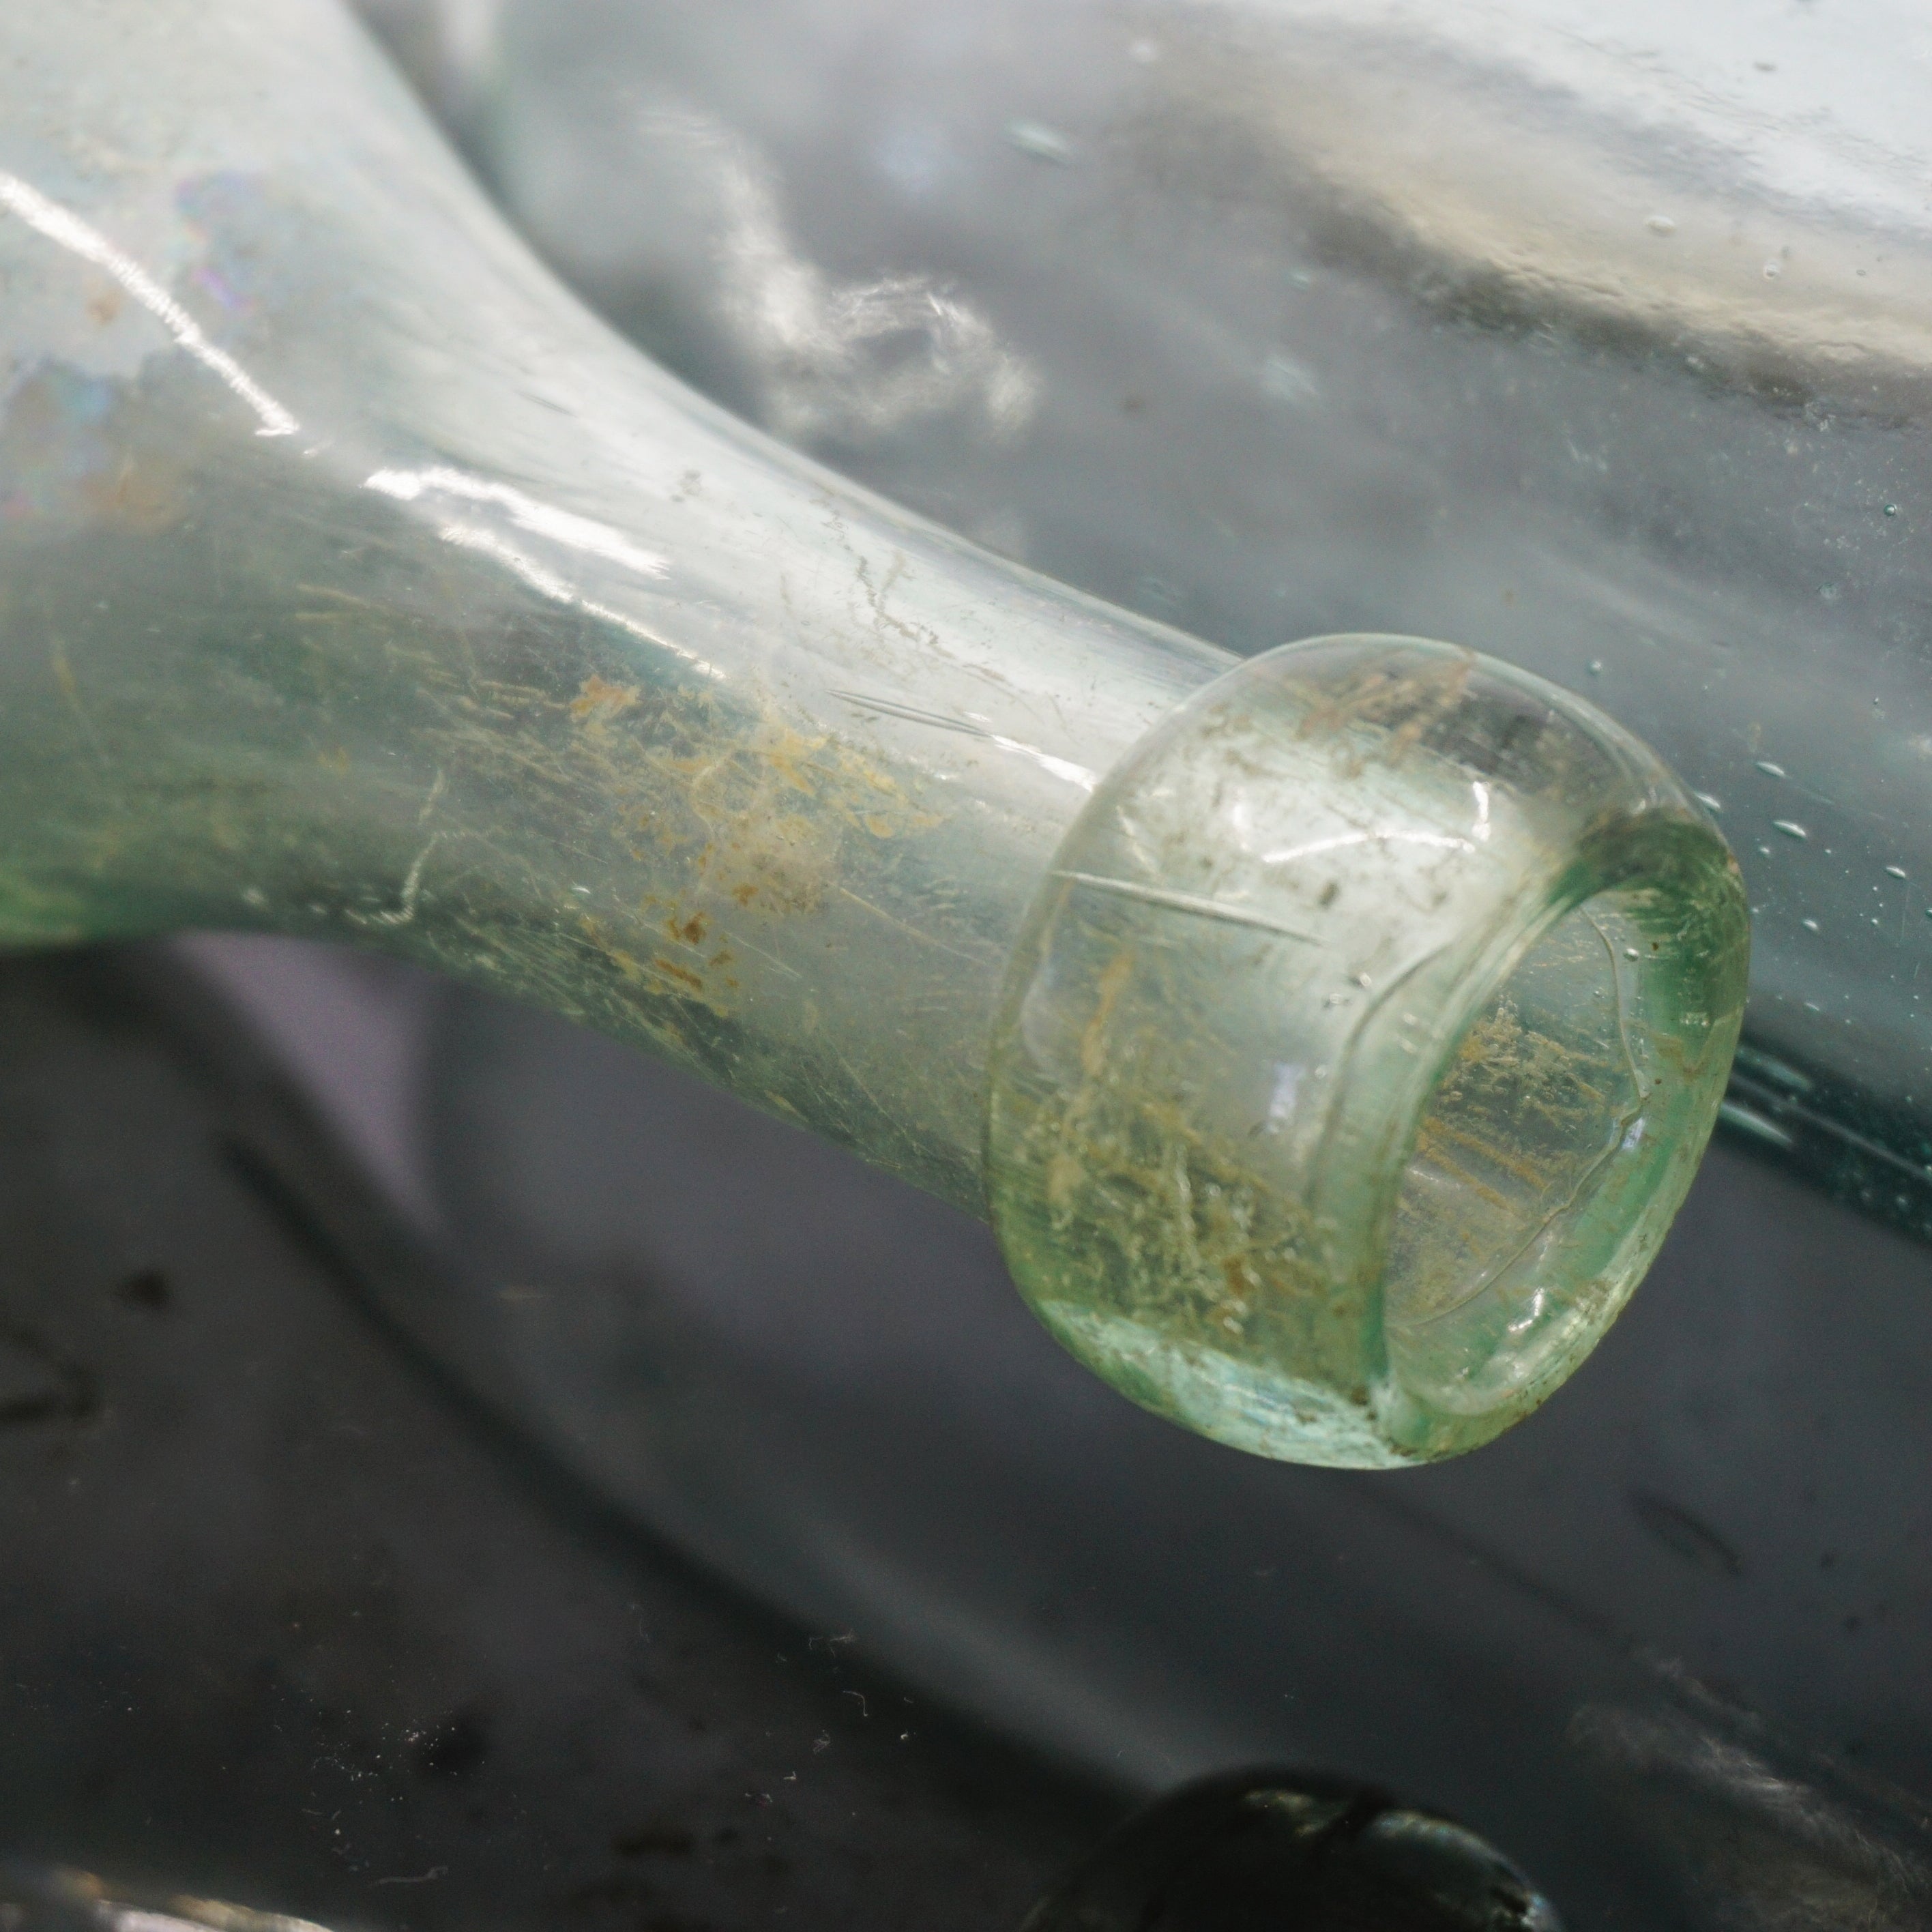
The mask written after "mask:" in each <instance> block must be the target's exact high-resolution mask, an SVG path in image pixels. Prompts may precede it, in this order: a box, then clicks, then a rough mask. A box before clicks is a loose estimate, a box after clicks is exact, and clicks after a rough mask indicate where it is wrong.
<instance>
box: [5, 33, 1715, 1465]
mask: <svg viewBox="0 0 1932 1932" xmlns="http://www.w3.org/2000/svg"><path fill="white" fill-rule="evenodd" d="M87 21H88V23H87V24H85V25H83V23H82V21H81V19H80V17H79V16H77V15H68V14H54V15H47V16H40V15H32V16H23V17H16V18H15V19H13V20H10V22H9V23H8V25H7V28H6V29H5V34H6V43H7V47H8V50H9V52H10V54H11V55H13V58H12V59H11V60H10V63H9V64H8V65H7V67H6V68H5V78H4V80H0V89H5V103H6V107H7V113H5V115H4V116H0V130H4V131H0V264H4V266H5V272H6V274H7V281H8V286H9V288H10V291H11V293H10V302H9V308H8V311H7V321H6V325H5V352H6V356H7V362H6V365H5V371H6V373H5V416H4V421H0V492H4V502H5V509H6V515H5V521H4V524H0V544H4V556H5V566H6V568H5V583H6V586H7V596H6V603H5V618H4V627H5V628H4V631H0V640H4V651H5V657H4V675H5V679H6V683H5V692H6V702H5V710H4V714H3V715H4V729H5V733H6V746H7V757H6V760H5V777H4V778H0V785H4V787H5V791H4V793H0V798H4V811H5V823H7V825H8V826H9V827H10V837H9V840H8V842H7V849H6V850H5V856H4V859H3V860H0V933H4V935H5V937H6V938H7V939H8V940H9V941H12V942H13V943H16V944H34V943H37V944H51V943H57V942H71V941H78V940H81V939H85V938H98V937H107V936H125V935H136V934H144V933H152V932H160V931H164V930H168V929H176V928H180V927H184V926H202V927H208V926H227V927H244V928H255V929H264V930H275V931H279V932H292V933H298V934H312V935H333V936H336V937H346V938H353V939H355V940H356V941H360V942H362V943H364V944H369V945H372V946H376V947H381V948H383V949H384V950H388V951H390V952H392V953H398V954H400V955H401V956H405V957H407V958H410V959H414V960H416V961H419V962H422V963H424V964H426V965H432V966H434V967H437V968H441V969H443V970H445V971H449V972H452V973H454V974H458V975H460V976H463V977H467V978H469V979H472V980H476V981H478V982H480V983H484V984H487V985H490V986H495V987H497V988H499V989H502V990H503V991H505V992H511V993H514V994H516V995H519V996H520V997H523V998H527V999H530V1000H532V1001H538V1002H541V1003H542V1004H546V1005H548V1006H550V1007H553V1008H555V1009H556V1010H559V1011H561V1012H562V1013H565V1014H566V1015H568V1016H571V1017H572V1018H574V1019H580V1020H582V1021H584V1022H587V1023H589V1024H591V1025H595V1026H598V1027H601V1028H604V1029H605V1030H607V1031H610V1032H612V1033H614V1034H618V1035H619V1036H620V1037H624V1038H625V1039H628V1040H631V1041H633V1042H634V1043H637V1044H638V1045H640V1046H644V1047H646V1048H648V1049H650V1050H651V1051H652V1052H656V1053H658V1054H659V1055H661V1056H663V1057H664V1058H667V1059H669V1060H670V1061H673V1063H675V1064H679V1065H682V1066H683V1067H687V1068H688V1069H691V1070H694V1071H696V1072H698V1073H701V1074H703V1075H704V1076H706V1077H707V1078H709V1079H712V1080H714V1081H716V1082H718V1083H720V1084H721V1085H724V1086H725V1087H727V1088H729V1089H730V1091H733V1092H734V1093H736V1094H739V1095H740V1096H741V1097H744V1098H745V1099H748V1100H751V1101H753V1102H754V1103H756V1104H758V1105H760V1106H764V1107H766V1108H767V1109H771V1110H772V1111H774V1112H777V1113H778V1114H780V1115H782V1116H784V1117H785V1118H790V1119H792V1120H794V1121H798V1122H799V1123H801V1124H804V1125H806V1126H808V1127H811V1129H813V1130H814V1131H816V1132H818V1133H821V1134H823V1135H825V1136H827V1137H828V1138H829V1139H832V1140H835V1141H836V1142H839V1143H840V1144H841V1145H845V1146H847V1147H849V1148H853V1149H855V1150H856V1151H858V1152H859V1153H860V1154H863V1155H865V1156H866V1157H868V1158H869V1159H871V1160H874V1161H875V1162H877V1163H880V1165H881V1166H885V1167H886V1168H888V1169H891V1170H892V1171H894V1172H897V1173H898V1174H901V1175H904V1176H905V1177H907V1178H910V1179H911V1180H913V1181H916V1182H918V1183H919V1184H922V1185H923V1186H925V1187H929V1188H930V1189H932V1190H934V1191H935V1192H936V1193H940V1194H941V1195H942V1196H946V1197H947V1198H949V1199H952V1200H953V1201H955V1202H959V1203H960V1204H962V1205H966V1206H968V1207H971V1208H974V1209H975V1210H976V1211H982V1212H986V1213H988V1214H989V1215H990V1217H991V1218H992V1220H993V1222H994V1223H995V1227H996V1229H998V1232H999V1235H1000V1237H1001V1242H1002V1245H1003V1248H1004V1252H1005V1253H1006V1255H1007V1258H1008V1260H1009V1263H1010V1266H1011V1267H1012V1268H1013V1273H1014V1274H1015V1277H1016V1280H1017V1281H1018V1283H1019V1286H1020V1287H1021V1289H1022V1292H1023V1293H1025V1295H1027V1296H1028V1299H1029V1300H1030V1301H1031V1303H1032V1304H1033V1306H1034V1308H1035V1309H1036V1310H1037V1312H1038V1313H1040V1316H1041V1317H1042V1319H1043V1320H1044V1321H1045V1322H1046V1324H1047V1325H1048V1326H1049V1328H1051V1329H1052V1331H1054V1332H1055V1334H1057V1335H1058V1336H1059V1337H1060V1338H1061V1340H1063V1341H1064V1342H1066V1343H1067V1344H1068V1346H1070V1347H1071V1348H1072V1349H1073V1350H1074V1352H1076V1354H1078V1355H1081V1356H1082V1358H1083V1359H1085V1360H1086V1361H1088V1362H1089V1363H1090V1364H1091V1365H1092V1366H1093V1367H1095V1368H1096V1369H1097V1370H1098V1371H1099V1372H1100V1373H1101V1374H1103V1376H1106V1377H1107V1378H1108V1379H1109V1380H1111V1381H1112V1382H1114V1383H1115V1385H1117V1386H1118V1387H1120V1388H1123V1389H1124V1390H1125V1391H1126V1392H1127V1393H1128V1394H1130V1395H1132V1396H1133V1397H1135V1398H1136V1400H1139V1401H1141V1402H1142V1403H1145V1404H1146V1405H1147V1406H1149V1407H1151V1408H1154V1409H1157V1410H1158V1411H1160V1412H1162V1413H1164V1414H1166V1415H1171V1416H1172V1417H1174V1418H1175V1419H1177V1420H1178V1421H1182V1422H1184V1423H1185V1424H1188V1425H1189V1426H1190V1427H1195V1428H1197V1429H1199V1430H1202V1431H1203V1432H1204V1433H1208V1434H1211V1435H1214V1436H1217V1437H1219V1438H1220V1439H1223V1440H1224V1441H1228V1442H1233V1443H1235V1444H1238V1445H1240V1446H1241V1447H1243V1448H1249V1449H1253V1450H1256V1451H1261V1452H1262V1453H1265V1454H1271V1455H1277V1456H1283V1457H1292V1458H1295V1459H1298V1460H1308V1461H1316V1462H1327V1463H1337V1464H1343V1465H1349V1466H1386V1465H1389V1464H1393V1463H1400V1462H1403V1461H1406V1460H1417V1459H1426V1458H1429V1457H1438V1456H1442V1455H1445V1454H1452V1453H1454V1452H1456V1451H1460V1450H1462V1449H1465V1448H1470V1447H1472V1446H1474V1445H1476V1444H1478V1443H1479V1442H1483V1441H1484V1440H1486V1439H1488V1438H1489V1437H1490V1436H1493V1435H1494V1434H1495V1433H1497V1432H1498V1431H1499V1430H1501V1429H1502V1428H1503V1427H1507V1426H1508V1424H1509V1423H1510V1422H1511V1421H1514V1419H1516V1418H1517V1417H1518V1416H1520V1415H1522V1414H1523V1413H1526V1412H1527V1411H1528V1410H1529V1409H1531V1408H1532V1407H1534V1406H1535V1404H1536V1403H1538V1402H1539V1401H1540V1400H1542V1399H1543V1397H1544V1396H1545V1395H1547V1394H1548V1393H1549V1392H1550V1390H1551V1389H1553V1388H1554V1387H1556V1385H1558V1384H1559V1382H1561V1381H1562V1379H1564V1377H1565V1376H1567V1375H1568V1373H1570V1371H1571V1370H1572V1369H1573V1368H1574V1367H1575V1366H1576V1364H1577V1362H1578V1361H1580V1360H1581V1359H1582V1358H1583V1355H1585V1354H1586V1353H1587V1352H1588V1350H1589V1348H1590V1347H1591V1346H1592V1345H1593V1344H1594V1343H1595V1340H1597V1339H1598V1337H1600V1336H1601V1334H1602V1333H1603V1331H1604V1329H1605V1328H1607V1325H1608V1324H1609V1323H1610V1321H1611V1320H1612V1319H1614V1316H1615V1315H1616V1312H1617V1310H1618V1309H1619V1307H1621V1306H1622V1303H1623V1301H1624V1300H1625V1298H1626V1297H1627V1295H1628V1293H1629V1292H1631V1289H1632V1288H1634V1286H1635V1284H1636V1283H1637V1280H1639V1278H1640V1276H1641V1274H1642V1273H1643V1269H1644V1268H1645V1267H1646V1265H1648V1262H1649V1259H1651V1257H1652V1256H1653V1255H1654V1253H1655V1250H1656V1248H1657V1246H1658V1243H1659V1242H1660V1241H1661V1238H1662V1235H1663V1233H1664V1229H1665V1228H1666V1227H1667V1225H1668V1223H1669V1220H1670V1217H1671V1215H1672V1214H1673V1212H1674V1211H1675V1210H1676V1206H1677V1205H1678V1204H1679V1202H1680V1201H1681V1200H1682V1196H1683V1193H1684V1191H1685V1189H1686V1187H1688V1184H1689V1181H1690V1178H1691V1175H1692V1173H1693V1172H1694V1169H1695V1166H1696V1164H1697V1159H1698V1157H1699V1156H1700V1153H1701V1151H1702V1149H1703V1145H1704V1143H1705V1141H1706V1138H1707V1136H1708V1134H1709V1130H1710V1127H1711V1124H1712V1120H1713V1118H1714V1116H1715V1111H1716V1109H1717V1106H1718V1101H1719V1098H1720V1097H1721V1092H1722V1089H1723V1084H1724V1076H1725V1073H1726V1071H1727V1068H1728V1065H1729V1062H1730V1054H1731V1051H1732V1048H1733V1044H1734V1042H1735V1039H1736V1031H1737V1026H1738V1023H1739V1014H1740V1011H1741V1009H1742V1000H1743V995H1744V979H1745V963H1746V953H1747V937H1746V922H1745V907H1744V903H1743V898H1742V888H1741V886H1740V883H1739V878H1738V874H1737V872H1736V867H1735V865H1733V862H1732V860H1731V859H1730V854H1729V853H1728V851H1727V849H1726V847H1725V846H1724V842H1723V841H1722V840H1721V838H1720V837H1719V836H1718V834H1717V832H1715V829H1714V828H1713V826H1712V824H1711V823H1710V821H1709V819H1708V818H1707V817H1706V815H1705V814H1704V813H1703V810H1702V809H1701V808H1700V806H1699V805H1698V804H1697V802H1695V800H1694V799H1693V798H1692V797H1691V795H1690V794H1689V793H1688V792H1687V791H1686V790H1685V789H1684V787H1682V785H1681V784H1679V782H1678V781H1676V779H1675V778H1673V776H1672V775H1671V774H1670V772H1668V771H1667V769H1665V768H1664V766H1662V765H1661V763H1660V762H1659V761H1658V760H1657V759H1656V758H1655V756H1654V755H1653V754H1651V753H1650V752H1649V751H1647V750H1646V748H1644V747H1643V745H1640V743H1639V742H1637V741H1636V740H1635V739H1633V738H1632V737H1631V736H1629V734H1628V733H1626V732H1625V731H1624V730H1622V728H1621V727H1619V726H1617V725H1616V724H1613V722H1611V721H1610V720H1609V719H1607V718H1604V716H1603V715H1601V713H1599V712H1596V711H1595V710H1594V709H1592V707H1591V706H1589V705H1587V704H1586V703H1582V702H1581V701H1580V700H1577V699H1576V698H1575V697H1572V696H1570V695H1568V694H1565V693H1564V692H1562V691H1559V690H1558V689H1556V688H1555V687H1553V686H1551V685H1547V684H1544V683H1543V682H1541V680H1539V679H1535V678H1534V677H1532V676H1528V675H1527V674H1526V673H1522V672H1520V671H1517V670H1512V669H1511V668H1510V667H1507V666H1505V665H1504V664H1500V663H1499V662H1497V661H1494V660H1493V659H1490V658H1484V657H1482V656H1481V655H1478V654H1477V653H1476V652H1474V651H1472V650H1469V649H1461V648H1454V647H1451V646H1447V645H1442V644H1436V643H1427V642H1424V641H1420V640H1414V639H1407V638H1400V637H1379V636H1367V637H1339V638H1329V639H1325V640H1319V641H1317V642H1316V643H1312V644H1308V645H1304V646H1298V647H1295V648H1293V649H1283V650H1281V651H1278V652H1274V653H1271V654H1269V655H1266V656H1264V657H1262V658H1258V659H1256V660H1254V661H1251V662H1250V663H1248V664H1237V663H1236V662H1235V660H1233V659H1232V658H1230V657H1229V655H1227V654H1226V653H1225V652H1221V651H1219V650H1217V649H1214V648H1212V647H1211V646H1205V645H1202V644H1200V643H1196V642H1195V641H1193V640H1190V639H1188V638H1187V637H1183V636H1181V634H1178V633H1177V632H1175V631H1170V630H1168V629H1166V628H1163V627H1162V626H1160V625H1158V624H1156V623H1154V622H1149V621H1148V620H1145V619H1140V618H1136V617H1134V616H1130V615H1129V614H1127V613H1123V612H1121V611H1118V610H1110V609H1109V608H1106V607H1103V606H1102V605H1100V604H1095V603H1094V602H1093V601H1091V600H1089V599H1087V598H1084V597H1082V596H1081V595H1078V594H1077V593H1075V592H1072V591H1070V590H1067V589H1063V588H1061V586H1057V585H1055V584H1052V583H1049V582H1047V581H1046V580H1042V579H1040V578H1037V577H1033V576H1031V575H1030V574H1028V573H1027V572H1025V571H1022V570H1019V569H1016V568H1013V567H1011V566H1010V565H1005V564H1003V563H1001V562H999V561H998V559H995V558H992V557H991V556H987V555H986V554H985V553H982V552H980V551H978V550H974V548H973V547H971V546H970V545H968V544H965V542H963V541H959V540H958V539H956V538H952V537H950V536H949V535H947V534H945V533H944V532H941V531H939V530H937V529H934V528H932V526H929V525H926V524H925V523H922V522H920V521H919V520H917V519H916V518H915V517H911V516H910V515H908V514H904V513H903V512H901V511H897V510H895V509H894V508H892V507H891V506H889V505H886V504H885V503H883V502H880V501H879V500H877V499H874V498H872V497H871V496H868V495H867V494H866V493H865V492H863V491H862V490H858V489H856V488H854V487H852V486H850V485H849V484H844V483H842V482H841V481H838V479H836V478H834V477H833V476H832V475H829V473H827V472H823V471H822V470H820V469H816V468H815V467H814V466H812V465H811V464H810V463H808V462H805V461H802V460H799V459H798V458H794V457H792V456H790V455H787V454H785V453H784V452H781V451H780V450H779V449H777V448H775V446H772V444H771V443H769V442H768V441H766V440H765V439H764V438H763V437H760V436H759V435H757V434H755V433H754V432H752V431H748V430H747V429H745V428H743V427H742V426H741V425H738V424H737V423H736V422H733V420H731V419H730V418H728V417H727V416H724V415H723V414H722V413H720V412H718V411H717V410H715V409H714V408H712V407H710V406H709V405H707V404H704V403H703V402H702V401H700V400H699V399H698V398H696V397H694V395H691V393H690V392H688V391H686V390H685V389H682V388H681V387H680V386H679V385H678V384H676V383H675V382H673V381H672V380H670V379H669V378H667V377H665V376H664V375H663V374H661V372H659V371H656V370H655V369H654V368H652V367H651V366H650V365H648V364H646V362H643V360H642V359H640V358H639V357H638V356H636V355H635V354H634V353H633V352H631V351H630V350H628V349H627V348H625V347H624V346H623V345H622V344H620V343H619V342H618V341H616V340H615V339H614V338H612V337H611V336H610V335H609V334H608V333H607V332H606V331H605V330H604V329H603V327H602V326H601V325H600V324H598V323H595V321H594V320H592V318H590V317H589V316H588V315H586V314H584V313H583V311H580V309H579V308H577V306H576V305H575V304H574V302H572V301H571V299H569V298H568V296H565V294H564V293H562V291H561V290H559V288H557V287H556V285H555V284H553V282H552V281H550V278H548V277H547V275H546V274H545V273H544V272H543V271H542V270H541V269H540V268H539V267H538V266H537V265H536V264H535V263H534V262H533V261H532V260H531V259H530V258H529V256H528V255H527V254H526V252H525V251H523V248H521V247H520V245H518V244H517V242H515V241H514V239H511V237H510V236H509V235H508V233H507V232H506V231H505V229H503V228H502V226H501V225H500V223H499V222H498V220H496V217H494V216H493V214H492V213H491V212H490V210H489V209H488V208H487V206H486V205H484V202H482V201H481V199H480V197H479V196H478V195H477V194H476V193H475V190H473V189H472V187H470V186H469V184H468V183H467V182H466V180H465V179H464V178H463V175H462V174H461V172H460V169H458V167H457V166H456V165H455V163H454V161H453V160H452V157H449V155H448V154H447V153H446V151H444V150H443V149H442V148H441V146H440V143H439V142H438V141H437V139H436V137H435V136H434V135H433V134H432V133H431V131H430V130H429V129H428V127H427V126H426V124H425V123H424V121H422V118H421V115H420V114H419V112H418V111H417V110H416V109H415V108H414V107H413V105H412V104H410V102H409V101H408V100H407V97H406V96H405V95H404V93H403V92H402V90H401V89H400V87H399V86H398V84H397V83H396V82H395V80H394V79H393V77H392V76H390V75H389V74H388V73H387V72H386V70H385V69H384V68H383V65H382V64H381V62H380V59H379V58H377V56H375V55H374V54H373V52H372V51H371V49H369V48H368V46H367V44H366V43H365V42H364V41H363V40H362V37H361V36H360V34H359V31H358V30H357V29H356V28H355V27H354V26H353V24H352V23H350V21H348V20H347V19H346V18H345V17H344V16H343V15H342V14H341V13H339V12H338V10H335V8H334V7H332V6H330V5H326V4H323V0H274V4H272V5H270V4H254V0H251V4H248V5H243V4H242V0H223V4H220V5H202V6H196V7H187V6H186V5H179V4H175V0H167V4H160V5H156V4H144V5H140V6H138V7H137V6H134V5H108V6H107V7H104V8H103V9H101V11H100V15H99V18H98V20H97V19H96V18H95V16H94V15H92V14H90V15H89V16H88V17H87Z"/></svg>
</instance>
